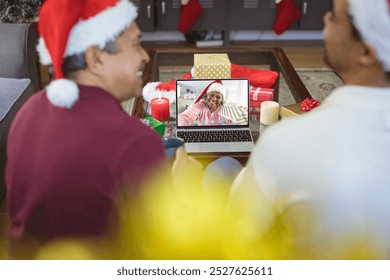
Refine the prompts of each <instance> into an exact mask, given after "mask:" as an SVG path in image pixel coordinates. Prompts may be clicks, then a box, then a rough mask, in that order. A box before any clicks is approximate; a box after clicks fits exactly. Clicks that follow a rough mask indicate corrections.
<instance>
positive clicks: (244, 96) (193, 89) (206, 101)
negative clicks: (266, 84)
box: [176, 79, 249, 127]
mask: <svg viewBox="0 0 390 280" xmlns="http://www.w3.org/2000/svg"><path fill="white" fill-rule="evenodd" d="M176 120H177V126H178V127H198V126H222V127H224V126H248V125H249V80H247V79H217V80H215V79H189V80H177V81H176Z"/></svg>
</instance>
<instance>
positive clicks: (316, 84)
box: [160, 66, 343, 106]
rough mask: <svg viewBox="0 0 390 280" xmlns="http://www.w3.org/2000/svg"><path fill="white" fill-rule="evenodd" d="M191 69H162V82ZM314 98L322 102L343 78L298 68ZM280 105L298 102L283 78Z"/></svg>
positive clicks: (177, 76)
mask: <svg viewBox="0 0 390 280" xmlns="http://www.w3.org/2000/svg"><path fill="white" fill-rule="evenodd" d="M190 70H191V67H186V66H182V67H175V68H172V67H160V80H161V81H162V82H166V81H171V80H174V79H178V78H180V77H182V76H183V75H184V74H185V73H187V72H189V71H190ZM295 70H296V71H297V73H298V75H299V77H300V78H301V80H302V82H303V84H304V85H305V86H306V88H307V89H308V91H309V93H310V95H311V96H312V98H314V99H317V100H320V101H321V102H322V101H324V99H325V98H326V97H327V96H329V94H330V93H331V92H332V91H333V90H334V89H335V88H337V87H339V86H342V85H343V81H342V80H341V78H340V77H339V76H338V75H337V74H336V73H335V72H334V71H333V70H331V69H329V68H297V69H295ZM279 103H280V104H281V105H282V106H287V105H291V104H295V103H296V101H295V100H294V97H293V96H292V94H291V92H290V91H289V89H288V87H287V84H286V82H285V80H284V79H283V77H281V79H280V85H279Z"/></svg>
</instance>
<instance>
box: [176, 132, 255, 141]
mask: <svg viewBox="0 0 390 280" xmlns="http://www.w3.org/2000/svg"><path fill="white" fill-rule="evenodd" d="M177 137H180V138H182V139H183V140H184V142H187V143H189V142H195V143H200V142H202V143H204V142H251V141H252V137H251V134H250V132H249V131H248V130H222V129H221V130H220V129H217V130H210V131H207V130H202V131H191V130H186V131H177Z"/></svg>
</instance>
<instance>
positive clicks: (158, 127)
mask: <svg viewBox="0 0 390 280" xmlns="http://www.w3.org/2000/svg"><path fill="white" fill-rule="evenodd" d="M142 122H143V123H144V124H146V125H147V126H150V127H151V128H153V129H154V130H155V131H156V132H157V133H158V134H160V136H161V137H162V136H164V133H165V124H164V123H163V122H160V121H159V120H156V119H153V118H152V117H146V118H144V119H143V120H142Z"/></svg>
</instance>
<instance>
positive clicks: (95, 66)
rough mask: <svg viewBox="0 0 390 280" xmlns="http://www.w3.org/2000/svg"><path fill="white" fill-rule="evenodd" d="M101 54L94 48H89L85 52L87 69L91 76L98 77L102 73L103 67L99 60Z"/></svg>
mask: <svg viewBox="0 0 390 280" xmlns="http://www.w3.org/2000/svg"><path fill="white" fill-rule="evenodd" d="M101 54H102V51H101V50H100V49H99V48H98V47H96V46H91V47H89V48H88V49H87V50H86V51H85V63H86V65H87V69H88V70H89V71H91V72H92V73H93V74H97V75H100V74H102V73H103V72H104V65H103V63H102V61H101V59H100V57H101Z"/></svg>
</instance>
